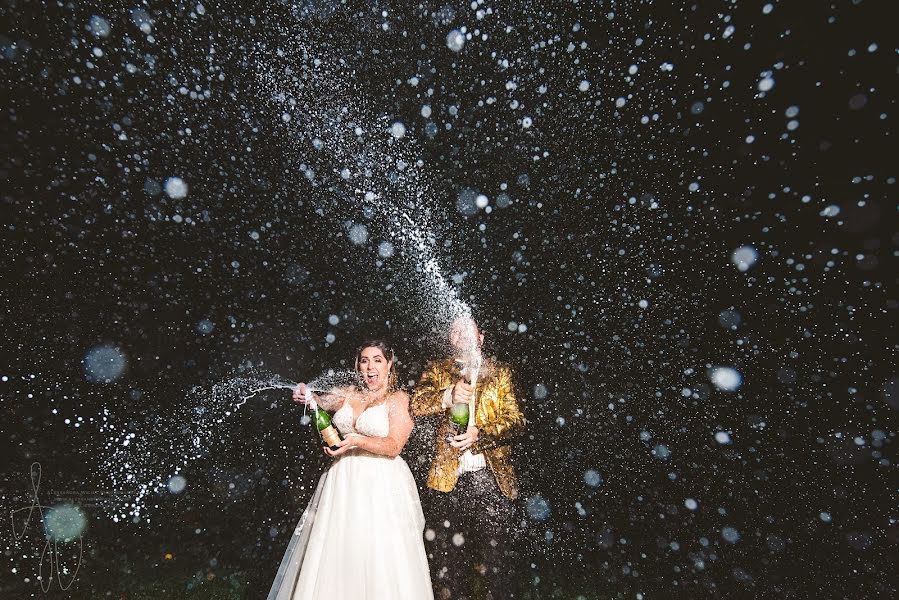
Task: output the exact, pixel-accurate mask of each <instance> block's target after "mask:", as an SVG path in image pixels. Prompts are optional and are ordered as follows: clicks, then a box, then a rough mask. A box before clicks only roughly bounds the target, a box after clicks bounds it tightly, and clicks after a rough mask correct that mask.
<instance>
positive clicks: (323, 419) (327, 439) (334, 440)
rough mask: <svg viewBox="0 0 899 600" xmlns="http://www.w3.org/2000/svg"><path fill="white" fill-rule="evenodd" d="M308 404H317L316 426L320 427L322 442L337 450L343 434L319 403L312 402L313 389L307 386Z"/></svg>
mask: <svg viewBox="0 0 899 600" xmlns="http://www.w3.org/2000/svg"><path fill="white" fill-rule="evenodd" d="M306 405H307V406H310V405H312V406H315V428H316V429H318V433H319V435H321V437H322V444H324V445H325V446H327V447H329V448H330V449H331V450H334V451H337V450H338V447H337V444H339V443H340V442H342V441H343V436H341V435H340V431H338V430H337V428H336V427H334V425H332V424H331V417H329V416H328V413H326V412H325V411H324V410H322V409H321V408H319V407H318V404H317V403H313V402H312V390H310V389H309V388H308V387H307V388H306Z"/></svg>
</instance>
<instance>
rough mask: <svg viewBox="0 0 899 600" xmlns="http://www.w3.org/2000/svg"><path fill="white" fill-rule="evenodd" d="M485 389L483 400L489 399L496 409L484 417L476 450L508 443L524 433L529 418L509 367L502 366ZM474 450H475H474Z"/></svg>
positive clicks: (488, 448)
mask: <svg viewBox="0 0 899 600" xmlns="http://www.w3.org/2000/svg"><path fill="white" fill-rule="evenodd" d="M491 383H492V385H490V386H489V387H488V388H487V389H485V390H484V396H483V400H484V401H485V404H486V402H487V401H488V400H489V401H490V402H489V403H490V405H491V406H495V407H496V410H495V411H492V414H491V415H490V416H489V417H488V418H486V419H484V420H483V421H482V422H481V424H480V426H479V431H478V441H477V442H476V446H477V449H476V451H482V450H490V449H491V448H495V447H497V446H501V445H503V444H507V443H509V442H510V441H512V439H514V438H515V437H516V436H519V435H521V434H522V433H524V430H525V426H526V425H527V420H526V419H525V418H524V414H522V412H521V409H520V408H519V407H518V398H517V394H516V392H515V386H514V384H513V382H512V371H511V370H510V369H509V368H508V367H505V366H503V367H500V368H499V370H498V373H497V374H496V378H495V380H494V381H493V382H491ZM473 451H474V450H473Z"/></svg>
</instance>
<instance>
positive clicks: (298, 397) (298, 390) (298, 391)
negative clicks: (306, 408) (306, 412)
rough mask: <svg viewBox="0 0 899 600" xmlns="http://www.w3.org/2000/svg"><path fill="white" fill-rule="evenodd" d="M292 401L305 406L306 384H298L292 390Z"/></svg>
mask: <svg viewBox="0 0 899 600" xmlns="http://www.w3.org/2000/svg"><path fill="white" fill-rule="evenodd" d="M293 401H294V402H296V403H298V404H306V384H305V383H300V384H299V385H297V387H295V388H294V389H293Z"/></svg>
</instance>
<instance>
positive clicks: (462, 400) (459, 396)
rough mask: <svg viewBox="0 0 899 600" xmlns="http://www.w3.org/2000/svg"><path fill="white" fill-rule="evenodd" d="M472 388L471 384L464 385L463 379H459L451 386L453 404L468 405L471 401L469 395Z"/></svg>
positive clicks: (472, 390)
mask: <svg viewBox="0 0 899 600" xmlns="http://www.w3.org/2000/svg"><path fill="white" fill-rule="evenodd" d="M473 392H474V388H473V387H471V384H468V383H465V380H464V379H460V380H459V381H457V382H456V385H454V386H453V404H468V403H469V402H470V401H471V394H472V393H473Z"/></svg>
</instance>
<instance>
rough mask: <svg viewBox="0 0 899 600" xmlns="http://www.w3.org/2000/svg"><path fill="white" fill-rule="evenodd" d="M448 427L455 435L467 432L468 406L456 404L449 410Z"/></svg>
mask: <svg viewBox="0 0 899 600" xmlns="http://www.w3.org/2000/svg"><path fill="white" fill-rule="evenodd" d="M449 420H450V427H452V428H453V430H454V431H455V432H456V433H455V435H459V434H462V433H465V432H466V431H467V430H468V404H465V403H462V402H460V403H456V404H453V406H452V408H450V410H449Z"/></svg>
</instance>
